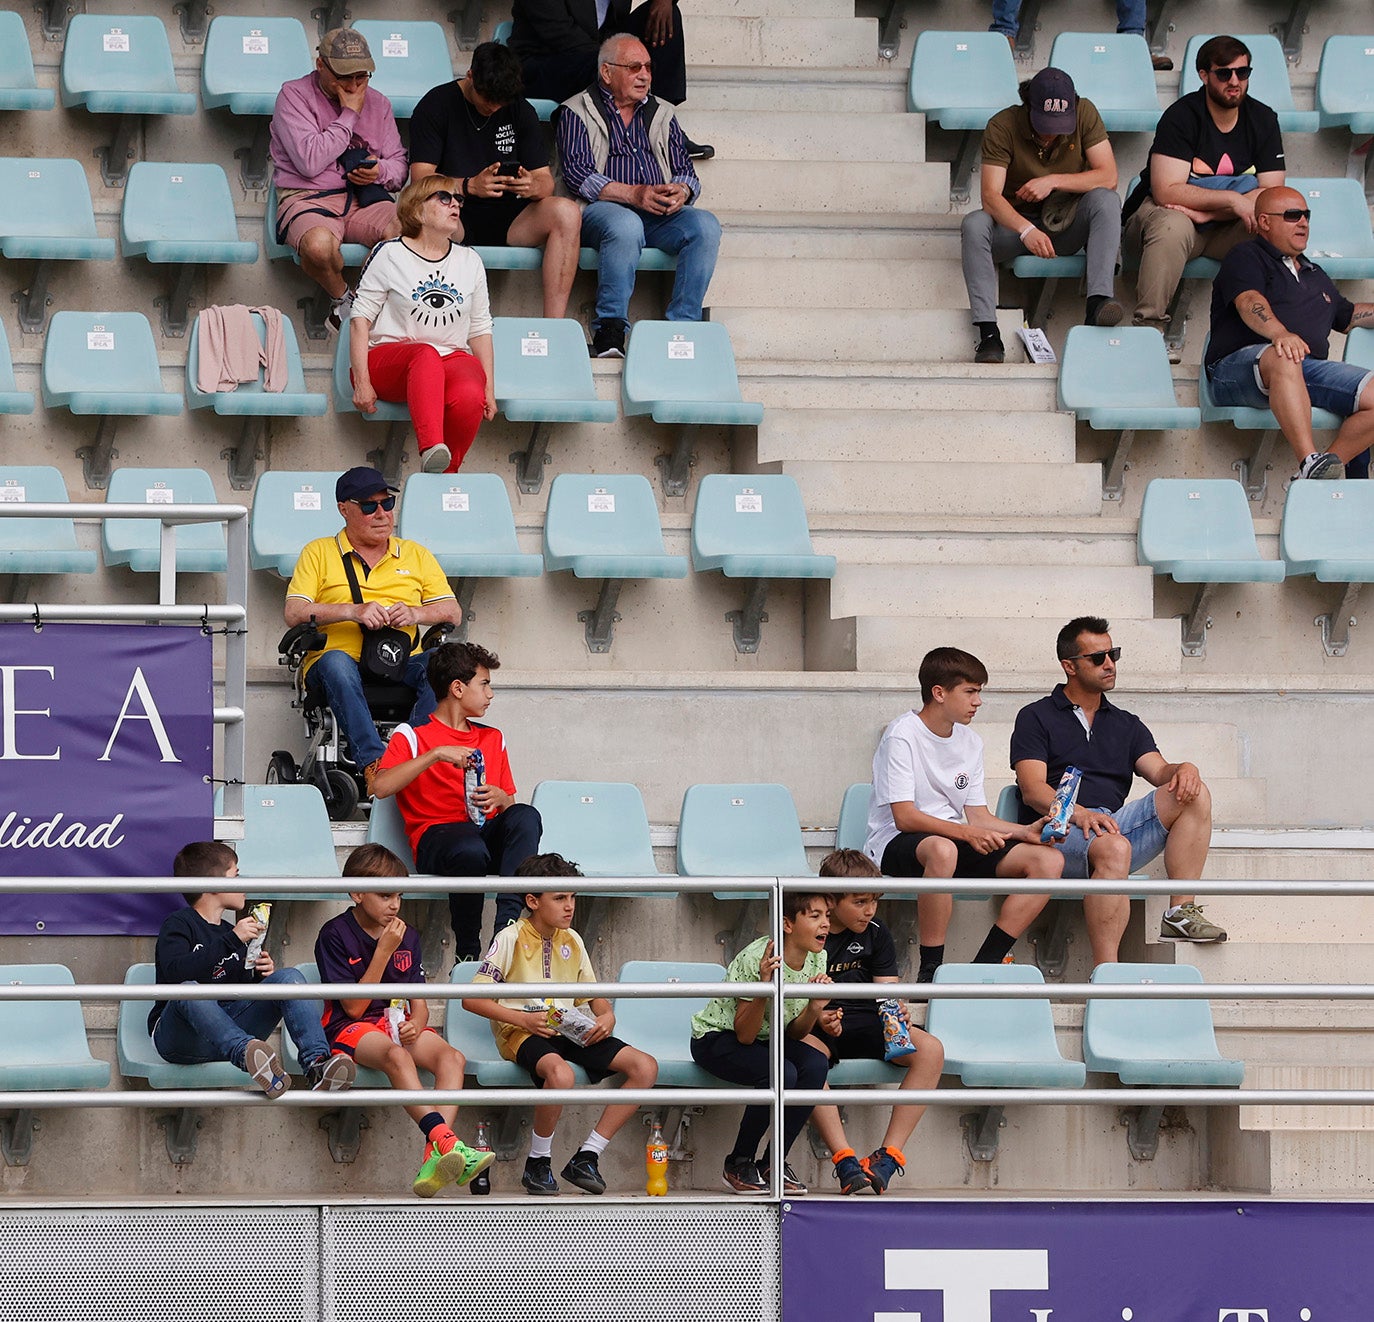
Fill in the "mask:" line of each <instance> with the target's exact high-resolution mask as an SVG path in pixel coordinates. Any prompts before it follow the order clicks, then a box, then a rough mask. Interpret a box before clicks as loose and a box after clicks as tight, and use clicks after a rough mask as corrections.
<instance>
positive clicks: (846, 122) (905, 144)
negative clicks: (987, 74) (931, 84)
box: [691, 106, 925, 174]
mask: <svg viewBox="0 0 1374 1322" xmlns="http://www.w3.org/2000/svg"><path fill="white" fill-rule="evenodd" d="M691 124H692V137H693V138H695V139H696V140H697V141H699V142H709V143H710V144H711V145H712V146H713V147H715V149H716V157H715V159H713V160H712V161H711V163H710V164H709V165H707V166H706V167H705V168H706V169H708V170H710V171H712V172H714V170H715V168H716V163H717V161H719V162H720V163H724V162H727V161H755V162H758V163H759V166H760V168H762V169H765V170H767V171H768V173H770V174H779V173H782V171H780V170H778V169H777V168H776V167H777V166H779V165H782V164H783V163H786V162H791V161H806V162H809V163H827V164H836V165H839V164H843V165H855V164H860V163H865V162H875V161H876V162H882V163H887V164H909V163H912V162H918V161H924V160H925V139H924V136H923V135H922V134H921V133H919V132H917V131H915V129H914V128H913V126H912V123H911V116H909V115H907V114H904V113H895V114H894V113H890V112H888V113H879V114H865V113H862V112H858V111H851V112H849V113H847V114H843V115H835V114H826V113H823V112H818V111H815V110H811V111H802V110H788V111H778V110H773V111H755V112H753V113H751V114H748V115H741V114H740V113H739V112H738V111H737V110H700V109H697V108H696V107H695V106H694V107H693V109H692V118H691Z"/></svg>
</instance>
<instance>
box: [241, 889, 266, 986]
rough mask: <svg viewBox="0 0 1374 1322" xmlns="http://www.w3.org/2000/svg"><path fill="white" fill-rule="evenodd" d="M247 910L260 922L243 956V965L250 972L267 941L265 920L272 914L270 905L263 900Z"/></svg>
mask: <svg viewBox="0 0 1374 1322" xmlns="http://www.w3.org/2000/svg"><path fill="white" fill-rule="evenodd" d="M248 912H249V914H250V915H251V916H252V917H254V918H256V919H257V920H258V922H260V923H261V924H262V931H261V932H259V933H258V935H257V936H255V937H254V938H253V939H252V940H251V941H250V942H249V943H248V953H247V954H246V955H244V957H243V967H244V968H246V969H247V970H248V971H249V972H250V973H251V972H252V971H253V966H254V965H255V964H256V963H257V962H258V958H259V957H260V956H261V954H262V948H263V946H264V944H266V941H267V920H268V919H269V918H270V917H271V916H272V906H271V904H270V903H268V902H267V901H265V900H264V901H263V902H262V903H261V904H255V905H254V906H253V907H252V908H251V909H250V910H249V911H248Z"/></svg>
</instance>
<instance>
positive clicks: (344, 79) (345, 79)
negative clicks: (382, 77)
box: [324, 60, 372, 83]
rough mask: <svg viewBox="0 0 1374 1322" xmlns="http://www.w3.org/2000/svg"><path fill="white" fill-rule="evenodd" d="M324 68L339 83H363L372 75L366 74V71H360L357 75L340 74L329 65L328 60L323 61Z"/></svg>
mask: <svg viewBox="0 0 1374 1322" xmlns="http://www.w3.org/2000/svg"><path fill="white" fill-rule="evenodd" d="M324 67H325V68H326V69H328V70H329V72H330V74H331V75H333V77H334V80H335V81H336V82H340V83H358V82H362V83H365V82H367V80H368V79H369V78H371V77H372V75H371V74H370V73H368V71H367V70H366V69H361V70H359V71H358V72H357V73H340V72H339V71H338V70H337V69H335V68H334V67H333V66H332V65H331V64H330V63H329V61H328V60H325V61H324Z"/></svg>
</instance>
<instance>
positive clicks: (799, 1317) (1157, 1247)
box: [782, 1200, 1374, 1322]
mask: <svg viewBox="0 0 1374 1322" xmlns="http://www.w3.org/2000/svg"><path fill="white" fill-rule="evenodd" d="M1371 1234H1374V1205H1371V1204H1368V1203H1268V1202H1266V1203H1242V1202H1218V1201H1207V1202H1201V1201H1197V1202H1139V1203H1116V1202H1100V1203H1075V1202H995V1203H987V1202H981V1203H959V1202H939V1203H936V1202H929V1203H907V1202H889V1201H886V1200H884V1201H883V1202H881V1203H878V1202H875V1201H865V1202H864V1203H857V1204H856V1203H839V1202H815V1203H802V1202H797V1201H793V1202H791V1203H788V1204H785V1210H784V1214H783V1223H782V1291H783V1295H782V1298H783V1307H782V1317H783V1322H1358V1320H1359V1319H1365V1318H1369V1317H1371V1316H1374V1303H1372V1302H1371V1301H1374V1254H1371V1253H1370V1251H1369V1245H1370V1243H1371Z"/></svg>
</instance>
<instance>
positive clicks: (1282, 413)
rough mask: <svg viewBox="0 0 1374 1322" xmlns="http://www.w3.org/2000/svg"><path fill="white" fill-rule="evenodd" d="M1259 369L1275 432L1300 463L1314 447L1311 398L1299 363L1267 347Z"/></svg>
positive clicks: (1262, 355)
mask: <svg viewBox="0 0 1374 1322" xmlns="http://www.w3.org/2000/svg"><path fill="white" fill-rule="evenodd" d="M1259 370H1260V380H1261V381H1263V382H1264V385H1265V388H1266V389H1267V390H1268V391H1269V407H1270V408H1271V409H1272V410H1273V413H1274V417H1275V419H1277V421H1278V424H1279V430H1280V431H1282V432H1283V438H1284V440H1286V441H1287V442H1288V444H1289V445H1291V446H1292V447H1293V453H1294V454H1295V455H1297V456H1298V461H1299V462H1301V461H1302V460H1304V459H1306V458H1307V456H1308V455H1309V454H1312V453H1313V452H1314V451H1315V450H1316V448H1317V447H1316V444H1315V443H1314V442H1313V440H1312V397H1311V396H1310V395H1309V394H1308V393H1307V382H1306V381H1304V380H1303V376H1302V364H1301V363H1295V362H1293V361H1292V360H1291V359H1288V358H1283V357H1281V356H1280V354H1279V351H1278V350H1277V349H1275V348H1273V347H1272V346H1271V347H1270V348H1268V349H1266V350H1265V351H1264V352H1263V353H1262V354H1260V360H1259Z"/></svg>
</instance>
